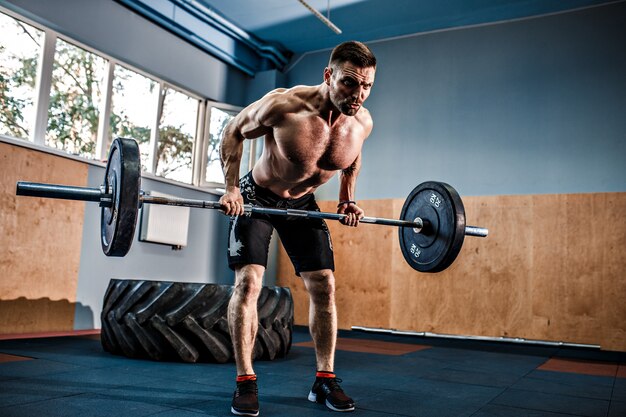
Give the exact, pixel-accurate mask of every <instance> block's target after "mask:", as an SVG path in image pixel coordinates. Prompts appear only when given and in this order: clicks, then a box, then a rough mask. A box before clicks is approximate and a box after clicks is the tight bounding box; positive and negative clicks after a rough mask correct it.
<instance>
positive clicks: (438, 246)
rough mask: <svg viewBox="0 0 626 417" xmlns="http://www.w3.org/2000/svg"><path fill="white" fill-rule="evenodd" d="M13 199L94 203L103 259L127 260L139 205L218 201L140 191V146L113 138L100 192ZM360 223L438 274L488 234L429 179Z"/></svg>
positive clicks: (68, 189) (66, 189)
mask: <svg viewBox="0 0 626 417" xmlns="http://www.w3.org/2000/svg"><path fill="white" fill-rule="evenodd" d="M16 193H17V195H22V196H31V197H45V198H59V199H66V200H79V201H88V202H97V203H99V205H100V207H101V220H100V229H101V233H100V235H101V243H102V251H103V252H104V254H105V255H107V256H125V255H126V254H127V253H128V251H129V250H130V247H131V245H132V242H133V237H134V235H135V228H136V226H137V217H138V211H139V209H140V208H141V206H142V205H143V204H160V205H168V206H184V207H191V208H204V209H217V210H220V209H222V208H223V207H222V206H221V205H220V203H219V202H217V201H204V200H194V199H185V198H175V197H156V196H151V195H148V194H146V193H144V192H143V191H142V190H141V163H140V156H139V146H138V145H137V142H136V141H135V140H133V139H126V138H116V139H115V140H114V141H113V143H112V145H111V149H110V150H109V157H108V160H107V164H106V169H105V173H104V182H103V184H102V185H101V186H100V188H88V187H75V186H68V185H57V184H43V183H34V182H26V181H18V183H17V191H16ZM244 213H245V215H254V214H264V215H276V216H292V217H302V218H322V219H329V220H342V219H344V218H345V217H346V215H345V214H339V213H326V212H319V211H310V210H295V209H279V208H271V207H261V206H255V205H250V204H245V205H244ZM360 223H366V224H367V223H371V224H379V225H385V226H398V227H399V237H400V248H401V250H402V254H403V255H404V258H405V260H406V261H407V263H408V264H409V265H410V266H411V267H412V268H413V269H415V270H417V271H420V272H439V271H443V270H444V269H446V268H447V267H448V266H450V264H452V262H453V261H454V260H455V259H456V257H457V255H458V254H459V252H460V250H461V246H462V245H463V239H464V237H465V235H468V236H478V237H486V236H487V234H488V230H487V229H485V228H482V227H476V226H466V225H465V209H464V207H463V202H462V200H461V197H460V196H459V194H458V193H457V192H456V190H455V189H454V188H452V187H451V186H450V185H448V184H445V183H442V182H436V181H428V182H424V183H422V184H420V185H418V186H417V187H415V189H413V191H411V194H409V196H408V198H407V199H406V201H405V202H404V205H403V207H402V211H401V213H400V219H399V220H395V219H385V218H377V217H363V218H362V219H361V220H360Z"/></svg>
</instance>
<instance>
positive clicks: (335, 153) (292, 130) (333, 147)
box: [274, 117, 363, 171]
mask: <svg viewBox="0 0 626 417" xmlns="http://www.w3.org/2000/svg"><path fill="white" fill-rule="evenodd" d="M274 140H275V142H276V145H277V148H278V150H279V152H280V154H281V156H282V157H284V158H286V159H287V160H289V161H290V162H292V163H294V164H298V165H302V166H310V167H317V168H319V169H323V170H333V171H334V170H338V169H345V168H347V167H348V166H350V165H351V164H352V163H353V162H354V160H355V159H356V158H357V156H358V155H359V153H360V152H361V146H362V144H363V137H362V129H361V127H360V126H359V125H358V124H357V123H343V124H336V125H335V126H329V125H328V124H326V123H324V121H323V120H322V119H320V118H319V117H310V118H306V117H299V118H298V117H293V118H289V119H287V120H286V121H285V123H283V124H281V125H280V126H277V127H276V128H275V129H274Z"/></svg>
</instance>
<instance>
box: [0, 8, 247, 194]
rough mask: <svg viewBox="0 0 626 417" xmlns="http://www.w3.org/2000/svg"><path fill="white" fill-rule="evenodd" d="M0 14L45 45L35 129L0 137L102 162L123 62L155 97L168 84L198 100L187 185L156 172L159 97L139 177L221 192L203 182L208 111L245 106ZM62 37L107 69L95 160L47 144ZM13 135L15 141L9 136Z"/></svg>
mask: <svg viewBox="0 0 626 417" xmlns="http://www.w3.org/2000/svg"><path fill="white" fill-rule="evenodd" d="M0 13H3V14H5V15H7V16H9V17H11V18H13V19H16V20H19V21H22V22H24V23H26V24H28V25H30V26H32V27H34V28H36V29H37V30H40V31H42V32H43V39H44V40H43V47H42V49H41V51H40V56H39V60H38V67H37V79H36V83H35V94H34V100H35V107H36V110H35V116H34V117H35V120H34V125H33V128H32V130H31V132H30V134H29V137H28V138H13V137H11V136H6V135H0V137H1V138H5V137H6V138H8V139H10V141H11V142H12V143H16V142H17V143H21V142H25V143H28V144H29V146H33V145H34V146H35V147H36V148H37V149H42V150H44V151H46V152H49V153H52V154H55V155H59V154H62V156H67V157H69V158H71V159H78V160H82V161H85V162H95V161H105V160H106V158H107V157H108V151H109V148H110V146H111V143H110V142H109V140H108V136H109V130H110V123H109V120H110V115H111V112H112V96H113V88H112V86H113V81H114V76H115V67H116V66H117V65H121V66H123V67H125V68H127V69H128V70H131V71H134V72H136V73H137V74H139V75H142V76H144V77H147V78H149V79H151V80H153V81H155V82H157V83H158V84H159V92H158V94H159V97H161V95H162V94H163V93H164V91H165V89H166V88H169V89H172V90H175V91H177V92H180V93H182V94H185V95H187V96H189V97H191V98H193V99H194V100H197V101H198V112H197V118H196V129H195V130H196V135H195V137H194V143H193V150H192V167H191V168H192V177H191V183H185V182H180V181H176V180H173V179H169V178H165V177H162V176H159V175H157V174H156V173H155V166H156V164H157V161H156V159H155V158H156V151H155V149H156V147H157V146H158V139H159V138H158V135H159V119H160V117H161V111H162V106H161V104H160V103H161V102H162V100H158V102H157V103H155V106H157V113H156V115H155V120H154V125H153V126H152V133H151V138H150V146H151V149H152V151H151V155H150V159H151V161H150V165H149V169H148V170H147V171H142V173H141V174H142V176H143V175H145V174H148V175H146V176H147V177H149V178H150V179H156V180H162V181H164V182H168V183H172V184H176V185H180V186H184V187H192V188H200V189H202V190H203V191H208V192H213V193H221V192H223V190H224V186H225V184H224V183H218V182H208V181H206V180H205V174H206V168H207V167H206V165H205V164H204V161H206V160H207V157H208V155H207V150H208V149H207V145H208V141H209V127H210V126H209V124H210V120H211V109H212V108H214V107H215V108H218V109H224V110H227V111H231V112H232V111H235V112H239V111H241V110H242V109H243V107H241V106H236V105H231V104H228V103H222V102H218V101H213V100H210V99H208V98H206V97H202V96H200V95H198V94H196V93H194V92H192V91H189V90H188V89H186V88H184V87H180V86H178V85H175V84H173V83H170V82H167V81H165V80H163V79H162V78H160V77H158V76H155V75H153V74H150V73H149V72H147V71H144V70H141V69H139V68H137V67H135V66H134V65H132V64H130V63H128V62H124V61H120V60H118V59H116V58H114V57H112V56H110V55H108V54H106V53H104V52H101V51H98V50H97V49H95V48H93V47H90V46H88V45H86V44H84V43H83V42H80V41H78V40H76V39H73V38H71V37H69V36H66V35H64V34H62V33H60V32H58V31H56V30H53V29H51V28H48V27H46V26H44V25H42V24H40V23H38V22H36V21H33V20H32V19H29V18H27V17H25V16H22V15H20V14H19V13H16V12H14V11H12V10H10V9H7V8H6V7H2V6H0ZM58 39H61V40H63V41H64V42H67V43H69V44H72V45H74V46H76V47H78V48H82V49H84V50H85V51H87V52H89V53H93V54H95V55H97V56H99V57H101V58H103V59H104V60H105V61H106V67H105V77H104V79H103V83H102V89H103V98H102V101H101V103H100V108H99V112H100V115H99V119H98V127H97V137H96V150H95V156H94V159H90V158H87V157H82V156H76V155H72V154H70V153H66V152H64V151H60V150H58V149H55V148H53V147H50V146H47V145H46V143H45V141H46V130H47V126H48V110H49V106H50V92H51V88H52V73H53V68H54V59H55V53H56V44H57V40H58ZM13 139H15V141H14V140H13ZM256 142H257V141H256V140H253V141H251V142H250V146H251V148H250V158H249V161H248V165H249V166H248V168H250V169H251V168H252V166H253V165H254V163H255V162H256V159H257V157H256V153H257V143H256Z"/></svg>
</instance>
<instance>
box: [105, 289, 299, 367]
mask: <svg viewBox="0 0 626 417" xmlns="http://www.w3.org/2000/svg"><path fill="white" fill-rule="evenodd" d="M232 292H233V286H232V285H217V284H200V283H184V282H162V281H137V280H118V279H113V280H111V282H110V283H109V287H108V288H107V291H106V294H105V296H104V306H103V308H102V315H101V319H102V333H101V341H102V346H103V348H104V350H106V351H107V352H110V353H113V354H117V355H123V356H127V357H130V358H140V359H152V360H156V361H184V362H219V363H223V362H229V361H233V360H234V357H233V347H232V342H231V339H230V334H229V332H228V320H227V316H226V313H227V309H228V302H229V300H230V296H231V294H232ZM258 314H259V329H258V333H257V339H256V344H255V346H254V358H255V359H266V360H273V359H275V358H280V357H284V356H286V355H287V353H288V352H289V349H290V348H291V335H292V330H293V299H292V298H291V292H290V291H289V288H282V287H263V288H262V290H261V294H260V296H259V302H258Z"/></svg>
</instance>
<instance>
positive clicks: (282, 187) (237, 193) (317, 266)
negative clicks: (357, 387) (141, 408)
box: [220, 42, 376, 416]
mask: <svg viewBox="0 0 626 417" xmlns="http://www.w3.org/2000/svg"><path fill="white" fill-rule="evenodd" d="M375 72H376V58H375V57H374V55H373V54H372V52H371V51H370V49H369V48H368V47H367V46H365V45H364V44H362V43H360V42H345V43H343V44H341V45H339V46H337V47H336V48H335V49H334V50H333V52H332V53H331V57H330V61H329V64H328V67H326V68H325V69H324V81H323V82H322V83H321V84H319V85H316V86H297V87H293V88H290V89H277V90H274V91H271V92H270V93H268V94H267V95H265V96H264V97H263V98H261V99H260V100H258V101H256V102H254V103H252V104H250V105H249V106H248V107H246V108H245V109H243V110H242V111H241V112H240V113H239V114H238V115H237V116H236V117H235V118H234V119H233V120H232V121H231V122H230V123H229V124H228V125H227V126H226V128H225V129H224V135H223V140H222V146H221V150H220V151H221V159H222V166H223V170H224V174H225V177H226V193H225V194H224V195H223V196H222V198H221V199H220V203H221V204H222V206H223V207H224V212H225V213H226V214H228V215H230V216H233V217H231V223H230V238H229V247H228V252H229V265H230V267H231V268H233V269H234V270H235V289H234V292H233V295H232V298H231V300H230V304H229V307H228V321H229V328H230V333H231V338H232V340H233V348H234V354H235V361H236V364H237V389H236V391H235V394H234V396H233V402H232V407H231V411H232V413H233V414H235V415H243V416H257V415H258V414H259V403H258V393H257V384H256V375H255V373H254V369H253V367H252V355H253V348H254V342H255V337H256V332H257V326H258V317H257V299H258V296H259V292H260V290H261V286H262V278H263V273H264V272H265V267H266V263H267V253H268V246H269V242H270V237H271V234H272V231H273V229H276V231H277V232H278V235H279V236H280V239H281V242H282V244H283V245H284V247H285V250H286V251H287V253H288V254H289V257H290V258H291V261H292V263H293V265H294V268H295V270H296V273H297V274H298V275H299V276H300V277H302V280H303V281H304V285H305V287H306V289H307V291H308V293H309V297H310V300H311V303H310V311H309V327H310V332H311V336H312V338H313V342H314V344H315V355H316V365H317V374H316V379H315V382H314V384H313V387H312V388H311V392H310V393H309V396H308V399H309V400H310V401H313V402H318V403H321V404H325V405H326V406H327V407H328V408H330V409H331V410H334V411H353V410H354V401H353V400H352V399H351V398H350V397H348V396H347V395H346V394H345V393H344V392H343V390H342V389H341V387H340V386H339V382H340V380H339V379H338V378H336V376H335V374H334V359H335V344H336V340H337V312H336V308H335V278H334V275H333V271H334V260H333V252H332V243H331V240H330V234H329V232H328V229H327V227H326V223H325V222H324V220H322V219H309V218H290V217H282V216H268V215H253V216H241V215H242V214H243V213H244V208H243V204H244V203H248V204H253V205H259V206H264V207H281V208H294V209H302V210H319V208H318V206H317V204H316V202H315V198H314V195H313V192H314V191H315V190H316V189H317V187H319V186H320V185H322V184H324V183H325V182H327V181H328V180H330V179H331V177H332V176H333V175H335V173H336V172H337V171H340V187H339V205H338V210H337V212H338V213H345V214H347V217H346V218H345V219H344V221H343V223H344V224H346V225H348V226H357V225H358V222H359V219H361V218H362V217H363V215H364V213H363V210H362V209H361V208H359V207H358V206H357V205H356V203H355V201H354V200H355V197H354V192H355V186H356V178H357V175H358V173H359V169H360V168H361V147H362V146H363V142H364V141H365V139H366V138H367V137H368V136H369V134H370V132H371V131H372V118H371V116H370V114H369V112H368V111H367V109H365V108H364V107H362V106H363V102H364V101H365V99H367V97H368V96H369V94H370V89H371V88H372V84H373V82H374V74H375ZM260 136H264V137H265V146H264V149H263V154H262V155H261V157H260V159H259V161H258V162H257V163H256V165H255V166H254V168H253V169H252V171H251V172H250V173H248V174H247V175H246V176H244V177H243V178H241V179H239V166H240V161H241V155H242V151H243V141H244V140H245V139H254V138H258V137H260ZM237 216H240V217H237Z"/></svg>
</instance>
